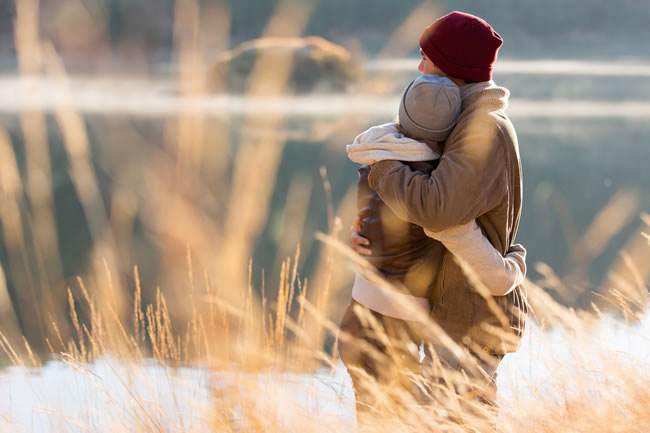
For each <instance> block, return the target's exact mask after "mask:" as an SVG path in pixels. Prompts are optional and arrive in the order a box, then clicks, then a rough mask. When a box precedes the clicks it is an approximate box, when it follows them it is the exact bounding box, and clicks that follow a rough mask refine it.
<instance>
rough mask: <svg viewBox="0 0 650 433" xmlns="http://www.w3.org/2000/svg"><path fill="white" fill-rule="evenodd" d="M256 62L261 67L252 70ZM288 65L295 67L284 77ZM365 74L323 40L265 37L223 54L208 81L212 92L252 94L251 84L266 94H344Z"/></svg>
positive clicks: (339, 48) (348, 56)
mask: <svg viewBox="0 0 650 433" xmlns="http://www.w3.org/2000/svg"><path fill="white" fill-rule="evenodd" d="M258 62H259V64H260V65H263V66H262V67H260V68H258V70H257V71H254V69H255V65H256V64H258ZM286 65H292V66H291V68H290V69H289V71H288V72H287V73H286V74H285V73H283V70H284V68H286ZM253 74H255V76H254V77H253ZM361 75H362V69H361V67H360V65H358V64H357V62H355V61H354V59H353V58H352V55H351V54H350V52H349V51H348V50H347V49H346V48H344V47H342V46H340V45H337V44H334V43H332V42H330V41H328V40H326V39H324V38H321V37H306V38H261V39H254V40H251V41H248V42H244V43H242V44H240V45H239V46H237V47H235V48H234V49H233V50H231V51H229V52H227V53H225V54H223V55H222V56H221V57H220V58H219V59H217V60H216V61H215V63H214V64H213V65H212V66H211V67H210V69H209V72H208V80H207V82H208V88H209V89H210V91H212V92H233V93H244V92H247V91H248V90H249V89H250V85H251V83H252V81H251V79H254V80H256V81H257V82H256V83H255V88H256V89H257V90H260V89H261V91H262V92H263V93H273V90H274V89H275V90H276V91H277V92H283V93H313V92H343V91H345V90H347V89H348V87H349V86H350V85H352V84H353V83H355V82H356V81H357V80H359V79H360V78H361ZM285 76H288V79H287V80H285V79H284V77H285ZM285 86H286V87H285ZM265 90H268V91H265Z"/></svg>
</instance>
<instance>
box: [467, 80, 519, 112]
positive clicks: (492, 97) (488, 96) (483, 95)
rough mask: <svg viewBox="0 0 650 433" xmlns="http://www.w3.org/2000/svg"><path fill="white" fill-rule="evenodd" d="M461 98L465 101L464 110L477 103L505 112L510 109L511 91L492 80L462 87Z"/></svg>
mask: <svg viewBox="0 0 650 433" xmlns="http://www.w3.org/2000/svg"><path fill="white" fill-rule="evenodd" d="M460 96H461V98H462V100H463V110H465V109H466V108H468V107H470V106H472V105H474V104H476V103H480V104H481V105H483V104H488V105H491V106H494V108H495V109H496V110H505V109H506V108H507V107H508V100H509V99H510V91H509V90H508V89H506V88H505V87H501V86H498V85H497V84H496V83H495V82H494V81H492V80H490V81H482V82H480V83H470V84H466V85H464V86H461V88H460Z"/></svg>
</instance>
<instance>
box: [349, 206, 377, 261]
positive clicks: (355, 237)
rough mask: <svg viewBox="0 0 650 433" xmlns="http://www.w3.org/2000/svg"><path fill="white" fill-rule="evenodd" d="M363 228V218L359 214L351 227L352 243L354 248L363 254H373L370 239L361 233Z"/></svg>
mask: <svg viewBox="0 0 650 433" xmlns="http://www.w3.org/2000/svg"><path fill="white" fill-rule="evenodd" d="M360 230H361V220H360V219H359V216H358V215H357V217H356V218H355V219H354V222H353V223H352V227H350V245H351V246H352V249H353V250H354V251H355V252H356V253H357V254H359V255H361V256H371V255H372V251H371V250H370V248H368V247H369V246H370V241H369V240H368V239H366V238H364V237H363V236H361V235H360V234H359V231H360Z"/></svg>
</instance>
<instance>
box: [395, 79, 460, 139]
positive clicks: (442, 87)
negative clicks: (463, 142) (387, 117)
mask: <svg viewBox="0 0 650 433" xmlns="http://www.w3.org/2000/svg"><path fill="white" fill-rule="evenodd" d="M460 110H461V99H460V89H459V88H458V86H457V85H456V84H454V82H453V81H451V80H450V79H449V78H447V77H441V76H438V75H422V76H421V77H419V78H417V79H415V80H414V81H413V82H412V83H411V84H409V86H408V87H407V88H406V90H405V91H404V95H403V96H402V101H401V103H400V106H399V115H398V119H397V121H398V122H399V124H400V126H401V128H402V130H403V132H404V134H405V135H407V136H409V137H410V138H413V139H415V140H431V141H445V140H446V139H447V137H448V136H449V133H450V132H451V130H452V129H453V128H454V126H455V125H456V120H457V119H458V115H459V114H460Z"/></svg>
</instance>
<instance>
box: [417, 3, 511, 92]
mask: <svg viewBox="0 0 650 433" xmlns="http://www.w3.org/2000/svg"><path fill="white" fill-rule="evenodd" d="M502 44H503V39H502V38H501V36H500V35H499V34H498V33H497V32H496V31H495V30H494V29H493V28H492V26H490V25H489V24H488V23H487V22H486V21H485V20H483V19H482V18H479V17H477V16H474V15H471V14H468V13H465V12H458V11H455V12H452V13H450V14H448V15H445V16H444V17H441V18H438V19H437V20H436V21H435V22H434V23H433V24H431V25H430V26H429V27H427V28H426V29H424V32H423V33H422V36H420V53H421V55H422V61H421V62H420V66H419V68H418V69H419V70H420V72H421V73H423V74H437V75H446V76H448V77H450V78H451V79H453V80H454V81H456V83H457V84H458V83H459V82H460V83H462V82H477V81H488V80H491V79H492V70H493V68H494V64H495V63H496V59H497V55H498V53H499V48H501V45H502Z"/></svg>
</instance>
